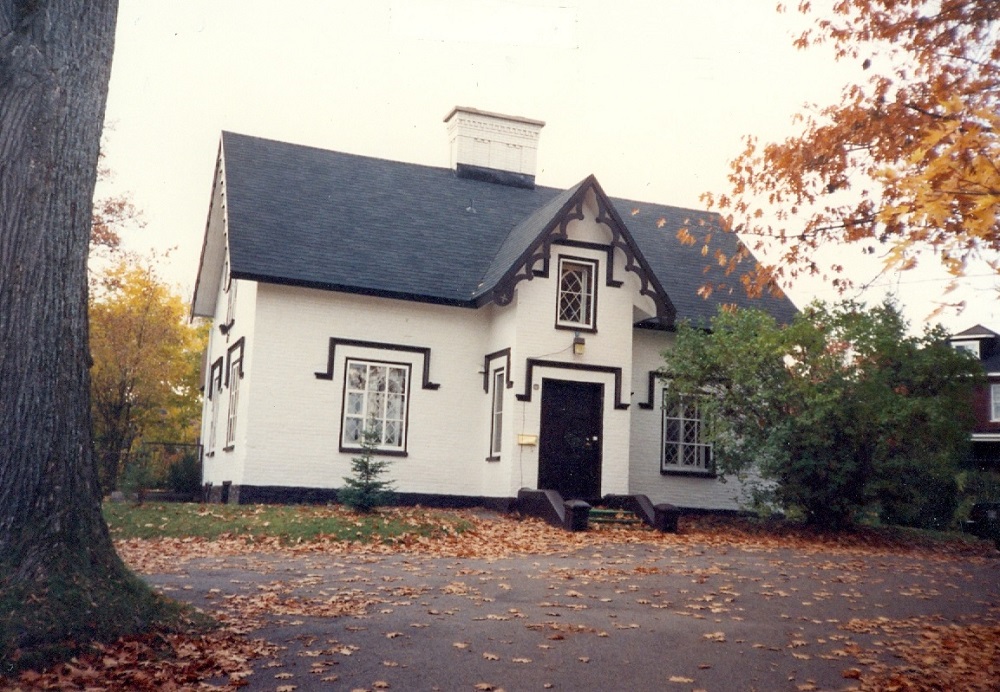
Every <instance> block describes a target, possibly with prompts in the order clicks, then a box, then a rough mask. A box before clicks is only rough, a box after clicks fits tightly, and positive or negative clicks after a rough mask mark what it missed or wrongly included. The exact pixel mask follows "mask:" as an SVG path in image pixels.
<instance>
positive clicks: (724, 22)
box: [99, 0, 1000, 331]
mask: <svg viewBox="0 0 1000 692" xmlns="http://www.w3.org/2000/svg"><path fill="white" fill-rule="evenodd" d="M774 6H775V2H774V0H703V1H702V2H692V1H691V0H649V1H646V0H642V1H640V0H635V1H629V0H619V1H618V2H613V3H612V2H608V1H607V0H368V1H367V2H356V1H352V2H346V1H340V0H290V1H289V2H283V3H275V2H273V0H270V1H268V2H263V1H260V0H170V1H169V2H163V1H161V2H151V1H150V0H121V6H120V10H119V18H118V33H117V43H116V47H115V58H114V67H113V71H112V77H111V88H110V94H109V99H108V111H107V125H108V127H107V129H106V133H105V152H106V154H107V156H106V163H107V164H108V166H109V168H110V169H111V170H112V171H113V173H114V180H113V182H112V183H111V185H110V186H106V187H103V188H102V189H103V190H104V191H112V190H113V191H127V192H129V193H130V195H131V197H132V201H133V202H134V204H135V205H136V206H137V207H138V208H139V209H141V210H142V212H143V215H144V218H145V221H146V227H145V228H144V229H143V230H141V231H135V232H130V233H128V234H127V237H126V240H127V242H128V244H129V245H130V246H131V247H133V248H136V249H145V248H149V247H153V248H156V249H157V250H158V251H160V252H163V251H165V250H167V249H172V250H171V253H170V256H169V257H168V258H167V259H166V260H164V262H163V265H162V269H163V273H164V275H165V276H166V277H167V278H168V279H170V280H171V281H173V282H176V283H177V284H178V286H179V288H180V290H181V291H183V293H184V295H186V296H189V295H190V291H191V289H192V287H193V285H194V277H195V274H196V271H197V266H198V258H199V254H200V251H201V241H202V236H203V233H204V230H205V220H206V215H207V211H208V202H209V193H210V186H211V182H212V173H213V168H214V164H215V158H216V154H217V151H218V140H219V133H220V132H221V131H222V130H230V131H234V132H240V133H245V134H250V135H256V136H261V137H268V138H273V139H280V140H285V141H290V142H298V143H302V144H309V145H312V146H318V147H323V148H329V149H335V150H339V151H345V152H350V153H355V154H363V155H368V156H376V157H380V158H386V159H393V160H398V161H408V162H414V163H421V164H427V165H433V166H447V165H448V144H447V136H446V129H445V127H446V126H445V125H444V123H443V122H442V121H443V118H444V116H445V115H447V114H448V112H449V111H450V110H451V108H452V107H453V106H456V105H463V106H472V107H475V108H480V109H483V110H490V111H496V112H501V113H509V114H513V115H521V116H525V117H529V118H534V119H538V120H543V121H545V123H546V125H545V128H544V129H543V130H542V134H541V139H540V143H539V151H538V169H539V170H538V176H537V181H538V183H539V184H541V185H551V186H557V187H568V186H570V185H572V184H574V183H576V182H578V181H579V180H581V179H583V178H584V177H586V176H587V175H589V174H591V173H593V174H595V175H596V176H597V179H598V180H599V181H600V182H601V185H602V186H603V187H604V189H605V191H607V192H608V194H609V195H611V196H614V197H627V198H632V199H639V200H648V201H653V202H660V203H665V204H672V205H676V206H683V207H694V208H698V207H699V206H700V202H699V199H698V198H699V195H700V194H701V193H703V192H705V191H707V190H714V191H724V190H725V189H726V179H725V176H726V173H727V170H728V162H729V161H730V160H731V159H732V158H733V157H735V155H736V154H738V153H739V151H740V149H741V138H742V136H743V135H746V134H749V133H752V134H755V135H757V136H759V137H760V138H761V139H763V140H775V139H782V138H784V137H785V136H787V135H788V134H789V133H790V132H791V130H790V128H791V127H792V116H793V115H794V114H795V113H796V112H800V111H802V109H803V106H804V105H805V104H808V103H816V104H821V105H823V104H829V103H832V102H834V101H836V99H837V96H838V94H839V91H840V88H841V87H842V86H843V85H844V84H845V83H846V82H847V81H848V80H849V79H852V78H855V77H857V76H858V75H859V73H860V66H858V65H853V64H838V63H835V62H834V61H833V60H832V59H831V57H830V55H829V54H828V53H826V52H825V51H823V50H810V51H805V52H803V51H797V50H795V49H793V48H792V46H791V41H792V36H793V34H795V33H796V31H797V30H798V29H800V28H801V27H802V26H803V24H802V22H803V20H802V19H801V18H799V17H798V16H796V15H794V14H793V15H789V14H778V13H776V12H775V10H774ZM100 192H101V189H99V194H100ZM836 252H837V253H839V254H843V259H844V261H845V263H847V264H848V266H850V267H852V268H853V272H852V273H853V274H854V275H855V277H856V278H857V279H858V280H862V281H864V280H867V279H869V278H871V277H872V275H873V272H874V271H875V270H874V268H873V266H872V265H870V264H867V265H866V264H861V259H860V256H859V255H856V254H855V253H845V252H844V251H842V250H836ZM839 254H838V259H840V256H839ZM934 264H935V260H933V259H927V260H926V261H924V262H923V265H924V266H925V267H932V266H933V265H934ZM971 273H972V274H973V275H985V274H988V271H987V270H986V269H985V268H982V267H974V268H973V269H972V272H971ZM878 283H879V287H878V288H877V289H876V290H874V291H872V292H870V293H869V294H867V295H866V296H864V297H866V298H867V299H868V300H869V301H878V300H880V299H881V297H882V292H881V291H884V290H885V289H886V288H887V287H888V284H892V286H894V288H895V290H896V291H897V293H898V295H899V297H900V299H901V301H902V302H903V304H904V306H905V307H906V308H907V311H908V314H909V315H910V317H911V319H913V320H914V321H916V322H919V321H920V320H921V319H922V318H923V317H924V316H925V315H926V314H928V313H929V312H930V310H931V309H932V308H933V305H934V301H936V300H941V299H942V296H941V291H942V290H943V287H944V285H945V282H944V281H943V274H942V273H940V272H936V271H930V270H924V271H921V272H919V273H912V272H911V273H909V274H903V275H902V276H898V277H897V276H895V275H894V276H890V277H883V278H882V279H880V280H879V282H878ZM995 283H996V280H995V278H994V277H992V276H988V275H985V276H973V277H971V278H970V279H968V280H966V281H964V282H963V285H962V288H961V289H960V290H959V291H957V292H956V293H955V294H952V296H948V297H947V299H948V300H952V299H955V298H960V299H965V300H966V301H967V302H969V303H970V306H969V307H968V309H967V310H966V311H965V313H964V314H962V315H954V314H952V313H946V314H945V315H942V316H941V317H940V318H939V319H940V320H941V321H943V322H945V324H946V325H947V326H949V327H951V328H953V329H962V328H965V327H967V326H971V325H972V324H974V323H976V322H982V323H984V324H986V325H987V326H989V327H992V328H993V329H996V330H998V331H1000V310H998V301H997V299H996V292H995V290H994V289H992V286H993V285H994V284H995ZM790 295H791V296H792V298H793V299H794V300H795V301H796V303H797V304H799V305H800V306H801V305H803V304H804V303H805V302H807V301H808V300H809V299H810V298H811V297H813V296H819V297H822V298H827V299H832V298H835V297H836V294H835V293H834V292H832V291H830V290H829V289H827V288H825V287H824V286H822V285H821V284H817V283H810V284H799V285H796V286H793V287H792V290H791V291H790Z"/></svg>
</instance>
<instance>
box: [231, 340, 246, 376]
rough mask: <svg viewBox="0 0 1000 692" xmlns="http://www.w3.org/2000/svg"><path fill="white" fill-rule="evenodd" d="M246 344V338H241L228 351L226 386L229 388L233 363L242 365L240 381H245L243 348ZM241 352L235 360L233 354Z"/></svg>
mask: <svg viewBox="0 0 1000 692" xmlns="http://www.w3.org/2000/svg"><path fill="white" fill-rule="evenodd" d="M245 344H246V337H245V336H241V337H240V338H239V339H237V340H236V341H235V342H234V343H233V345H232V346H230V347H229V350H227V351H226V386H227V387H228V386H229V373H230V372H231V371H232V369H233V363H234V362H238V363H239V365H240V379H241V380H242V379H243V346H244V345H245ZM237 351H239V355H238V356H236V357H235V358H234V357H233V354H234V353H236V352H237Z"/></svg>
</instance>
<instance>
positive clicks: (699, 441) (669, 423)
mask: <svg viewBox="0 0 1000 692" xmlns="http://www.w3.org/2000/svg"><path fill="white" fill-rule="evenodd" d="M660 471H692V472H702V473H705V472H711V471H712V443H711V442H709V441H708V428H707V426H706V424H705V421H704V420H703V415H702V410H701V406H700V405H699V404H698V399H697V397H681V396H677V395H675V394H673V393H671V392H670V391H669V390H664V392H663V455H662V457H661V459H660Z"/></svg>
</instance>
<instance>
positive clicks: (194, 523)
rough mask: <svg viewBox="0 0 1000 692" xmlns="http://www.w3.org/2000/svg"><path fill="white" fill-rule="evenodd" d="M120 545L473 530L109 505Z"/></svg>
mask: <svg viewBox="0 0 1000 692" xmlns="http://www.w3.org/2000/svg"><path fill="white" fill-rule="evenodd" d="M104 517H105V519H106V520H107V522H108V527H109V528H110V530H111V536H112V537H113V538H115V539H128V538H205V539H208V540H213V539H216V538H240V537H251V536H252V537H255V538H260V537H274V538H278V539H279V540H280V541H281V542H282V543H288V544H291V543H299V542H308V541H315V540H321V539H326V540H343V541H359V542H362V543H368V542H374V541H379V540H386V539H391V538H393V537H396V536H400V535H402V534H409V535H417V536H435V535H439V534H441V533H444V532H449V533H451V532H454V533H461V532H462V531H466V530H468V529H469V528H471V526H472V524H471V523H469V522H468V521H467V520H465V519H463V518H461V517H459V516H457V515H455V514H451V513H448V512H442V511H436V510H426V509H384V510H380V511H378V512H374V513H371V514H358V513H355V512H351V511H349V510H346V509H344V508H343V507H338V506H317V505H214V504H213V505H199V504H192V503H155V504H143V505H135V504H132V503H110V502H109V503H105V504H104Z"/></svg>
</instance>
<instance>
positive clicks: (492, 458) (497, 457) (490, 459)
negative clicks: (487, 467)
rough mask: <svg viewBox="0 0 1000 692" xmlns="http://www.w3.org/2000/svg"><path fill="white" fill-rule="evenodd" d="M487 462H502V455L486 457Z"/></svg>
mask: <svg viewBox="0 0 1000 692" xmlns="http://www.w3.org/2000/svg"><path fill="white" fill-rule="evenodd" d="M486 461H500V455H499V454H497V455H496V456H495V457H486Z"/></svg>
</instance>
